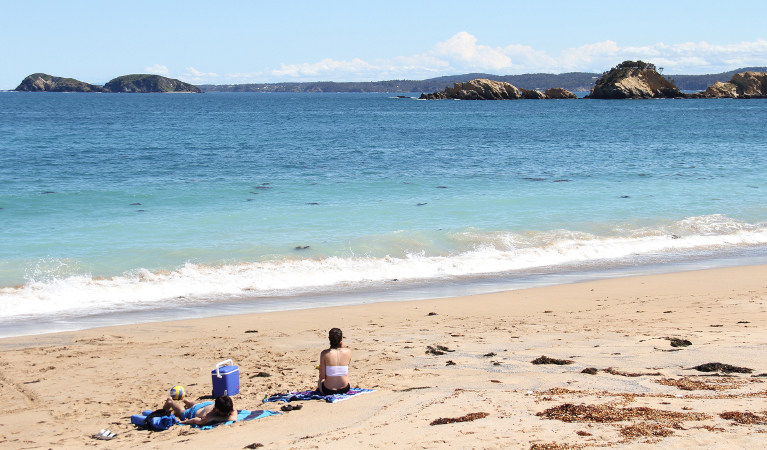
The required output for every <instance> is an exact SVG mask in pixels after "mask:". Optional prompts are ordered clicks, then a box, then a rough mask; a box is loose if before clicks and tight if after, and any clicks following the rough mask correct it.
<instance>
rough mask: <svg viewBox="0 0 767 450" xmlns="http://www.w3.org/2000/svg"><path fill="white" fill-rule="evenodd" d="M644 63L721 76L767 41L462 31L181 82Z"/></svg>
mask: <svg viewBox="0 0 767 450" xmlns="http://www.w3.org/2000/svg"><path fill="white" fill-rule="evenodd" d="M628 59H630V60H636V59H642V60H645V61H647V62H652V63H654V64H655V65H656V66H659V67H664V68H665V73H688V74H694V73H716V72H723V71H726V70H732V69H736V68H739V67H746V66H761V65H765V64H766V63H767V41H766V40H757V41H755V42H740V43H737V44H726V45H711V44H708V43H706V42H699V43H693V42H685V43H679V44H664V43H656V44H652V45H646V46H638V47H621V46H620V45H619V43H617V42H614V41H611V40H605V41H602V42H596V43H591V44H585V45H581V46H578V47H572V48H565V49H563V50H561V51H560V52H559V54H548V53H547V52H545V51H543V50H537V49H535V48H533V47H531V46H527V45H519V44H510V45H507V46H505V47H491V46H487V45H481V44H479V43H478V40H477V38H476V37H475V36H473V35H471V34H469V33H467V32H465V31H461V32H459V33H457V34H455V35H453V36H452V37H450V38H449V39H447V40H445V41H443V42H438V43H437V44H435V45H434V46H433V47H431V48H429V49H427V50H426V51H424V52H423V53H420V54H415V55H410V56H397V57H394V58H390V59H371V60H367V61H366V60H363V59H360V58H354V59H352V60H350V61H338V60H334V59H332V58H325V59H322V60H320V61H318V62H307V63H296V64H281V65H280V66H279V67H278V68H276V69H275V68H272V69H264V70H260V71H255V72H236V73H226V74H224V75H219V74H217V73H213V72H207V73H206V72H202V71H199V70H197V69H195V68H193V67H187V68H186V70H185V72H184V73H182V74H181V75H179V78H180V79H182V80H184V81H187V82H190V83H195V84H208V83H209V84H234V83H265V82H283V81H327V80H332V81H373V80H391V79H424V78H431V77H436V76H442V75H450V74H460V73H468V72H485V73H491V74H495V75H507V74H520V73H534V72H549V73H562V72H576V71H578V72H580V71H583V72H597V73H599V72H602V71H605V70H608V69H609V68H610V67H613V66H614V65H616V64H618V63H619V62H621V61H625V60H628ZM146 70H147V71H149V72H151V73H158V74H161V75H166V76H167V75H169V71H168V68H167V67H165V66H161V65H159V64H155V65H154V66H152V67H147V69H146Z"/></svg>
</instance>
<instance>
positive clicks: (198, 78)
mask: <svg viewBox="0 0 767 450" xmlns="http://www.w3.org/2000/svg"><path fill="white" fill-rule="evenodd" d="M178 78H179V79H180V80H181V81H186V82H187V83H192V84H216V83H218V82H220V80H219V79H220V78H221V77H220V75H219V74H217V73H214V72H208V73H205V72H200V71H199V70H197V69H195V68H194V67H187V68H186V72H184V73H182V74H181V75H179V77H178Z"/></svg>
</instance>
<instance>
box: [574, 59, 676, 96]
mask: <svg viewBox="0 0 767 450" xmlns="http://www.w3.org/2000/svg"><path fill="white" fill-rule="evenodd" d="M685 97H686V95H685V94H683V93H682V92H681V91H679V88H677V87H676V85H674V83H673V82H671V80H669V79H667V78H664V77H663V75H661V74H660V73H658V71H657V70H656V67H655V65H653V64H650V63H646V62H644V61H623V62H622V63H620V64H618V65H617V66H615V67H613V68H612V69H610V70H609V71H607V72H605V73H604V74H603V75H602V78H600V79H599V80H597V82H596V83H595V84H594V87H593V88H591V92H590V93H589V95H587V96H586V98H597V99H627V98H631V99H639V98H685Z"/></svg>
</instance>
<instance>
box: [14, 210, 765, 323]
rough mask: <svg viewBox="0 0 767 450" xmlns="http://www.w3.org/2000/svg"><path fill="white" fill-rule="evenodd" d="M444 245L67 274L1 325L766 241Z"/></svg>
mask: <svg viewBox="0 0 767 450" xmlns="http://www.w3.org/2000/svg"><path fill="white" fill-rule="evenodd" d="M450 239H451V241H453V244H455V243H456V242H457V243H458V247H459V248H469V250H466V251H460V252H455V253H454V254H448V255H438V256H435V255H429V254H426V253H425V252H424V251H420V252H418V253H411V254H406V255H405V256H402V257H392V256H385V257H372V256H354V257H326V258H318V259H283V260H272V261H264V262H253V263H240V264H231V265H222V266H208V265H202V264H193V263H186V264H184V265H183V266H182V267H179V268H177V269H176V270H174V271H170V272H159V273H152V272H149V271H147V270H144V269H139V270H136V271H133V272H132V273H126V274H123V275H122V276H117V277H113V278H110V279H94V278H92V277H90V276H88V275H76V276H66V277H63V278H55V279H52V280H46V281H35V280H32V281H30V282H29V283H28V284H26V285H25V286H23V287H21V288H2V289H0V318H6V319H9V318H14V317H29V316H33V317H34V316H48V317H49V318H50V317H51V316H56V315H58V314H72V315H84V314H88V313H92V312H108V311H115V312H116V311H125V310H131V309H140V308H146V307H155V306H174V305H194V304H199V303H207V302H212V301H220V300H224V299H234V298H240V297H261V296H279V295H294V294H298V293H303V292H313V291H321V290H329V289H340V288H346V289H348V288H352V289H355V288H357V289H359V288H365V287H370V286H376V285H380V284H382V283H384V282H388V281H390V280H392V279H394V278H396V279H398V280H400V281H403V282H407V281H429V280H433V281H438V280H444V279H454V278H457V277H466V276H472V275H486V274H502V273H513V272H515V271H522V270H526V269H532V268H537V267H557V266H562V265H572V264H578V263H586V262H589V263H590V262H595V261H596V262H598V261H612V260H626V259H627V258H628V259H630V258H636V257H648V256H653V255H661V256H663V255H675V256H678V255H685V254H688V253H694V252H699V251H715V250H717V249H731V248H733V247H738V246H745V245H763V244H767V226H766V225H765V224H749V223H746V222H742V221H737V220H734V219H730V218H728V217H725V216H721V215H712V216H701V217H690V218H687V219H685V220H682V221H679V222H676V223H672V224H668V225H667V226H660V227H656V228H630V229H623V228H621V227H615V228H614V229H612V230H610V231H609V233H607V235H604V236H598V235H595V234H591V233H586V232H577V231H570V230H553V231H547V232H526V233H512V232H499V231H496V232H479V231H465V232H460V233H454V234H452V235H451V236H450Z"/></svg>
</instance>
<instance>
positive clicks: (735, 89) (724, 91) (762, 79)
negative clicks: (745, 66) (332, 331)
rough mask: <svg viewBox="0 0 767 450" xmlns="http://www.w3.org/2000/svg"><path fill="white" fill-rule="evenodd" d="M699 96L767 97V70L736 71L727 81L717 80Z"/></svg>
mask: <svg viewBox="0 0 767 450" xmlns="http://www.w3.org/2000/svg"><path fill="white" fill-rule="evenodd" d="M697 96H700V97H704V98H767V72H743V73H736V74H735V75H733V76H732V79H731V80H730V81H728V82H727V83H722V82H721V81H717V82H716V83H714V84H712V85H711V86H709V87H708V89H706V90H705V92H703V93H702V95H701V94H699V95H697Z"/></svg>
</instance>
